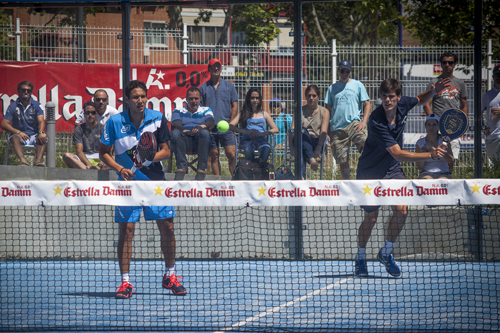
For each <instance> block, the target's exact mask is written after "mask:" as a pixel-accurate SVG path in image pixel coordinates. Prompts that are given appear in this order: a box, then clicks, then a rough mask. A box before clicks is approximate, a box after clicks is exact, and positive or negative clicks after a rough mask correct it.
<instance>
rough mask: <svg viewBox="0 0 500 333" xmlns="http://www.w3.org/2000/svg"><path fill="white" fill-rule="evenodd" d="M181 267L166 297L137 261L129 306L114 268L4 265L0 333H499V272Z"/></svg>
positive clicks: (491, 267) (292, 265) (147, 266)
mask: <svg viewBox="0 0 500 333" xmlns="http://www.w3.org/2000/svg"><path fill="white" fill-rule="evenodd" d="M398 262H399V263H400V267H401V269H402V277H401V278H393V277H391V276H390V275H389V274H388V273H387V272H386V271H385V268H384V267H383V266H382V265H381V264H380V263H378V262H377V261H369V262H368V269H369V276H368V277H366V278H358V277H353V269H354V263H353V261H281V260H280V261H273V260H251V261H236V260H234V261H222V260H221V261H216V260H210V261H208V260H206V261H199V260H198V261H194V260H179V261H178V262H177V264H176V274H177V275H178V276H182V277H183V280H182V283H183V285H184V286H185V287H186V289H187V290H188V294H187V295H186V296H174V295H173V294H171V293H170V291H168V290H166V289H163V288H162V287H161V276H162V274H163V273H162V269H163V261H162V260H153V261H151V260H144V261H134V262H133V263H132V267H131V282H132V284H133V285H134V288H135V292H134V294H133V296H132V298H130V299H126V300H118V299H115V298H114V293H115V290H116V287H117V286H118V285H119V282H120V281H119V276H118V273H117V272H118V265H117V263H116V262H115V261H94V260H92V261H85V260H81V261H78V260H76V261H68V260H62V261H29V260H28V261H17V260H7V261H3V262H0V276H1V277H2V279H1V284H0V291H1V295H0V306H1V315H0V321H1V324H0V330H1V331H41V330H44V331H60V330H68V331H120V330H121V331H123V330H127V331H129V330H137V331H156V330H158V331H166V332H177V331H211V332H222V331H233V332H344V331H345V332H351V331H356V332H357V331H359V332H361V331H364V332H366V331H377V332H399V331H405V332H411V331H415V332H416V331H418V332H421V331H424V332H425V331H428V332H431V331H432V332H435V331H445V332H481V331H484V332H489V331H498V330H499V329H500V325H499V321H500V310H499V297H498V296H499V292H498V281H499V279H500V265H499V264H498V263H475V262H446V261H437V262H433V261H417V262H416V261H398Z"/></svg>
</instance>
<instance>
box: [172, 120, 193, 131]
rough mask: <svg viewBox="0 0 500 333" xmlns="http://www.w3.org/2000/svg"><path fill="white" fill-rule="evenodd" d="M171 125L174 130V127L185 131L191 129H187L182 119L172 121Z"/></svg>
mask: <svg viewBox="0 0 500 333" xmlns="http://www.w3.org/2000/svg"><path fill="white" fill-rule="evenodd" d="M171 127H172V131H173V130H174V129H176V130H179V131H181V132H184V133H186V132H189V130H187V129H185V128H184V126H182V121H180V120H174V121H173V122H172V125H171Z"/></svg>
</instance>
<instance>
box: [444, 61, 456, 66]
mask: <svg viewBox="0 0 500 333" xmlns="http://www.w3.org/2000/svg"><path fill="white" fill-rule="evenodd" d="M454 63H455V62H454V61H441V64H442V65H448V66H453V64H454Z"/></svg>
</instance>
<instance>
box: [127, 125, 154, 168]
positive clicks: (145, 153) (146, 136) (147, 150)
mask: <svg viewBox="0 0 500 333" xmlns="http://www.w3.org/2000/svg"><path fill="white" fill-rule="evenodd" d="M157 150H158V146H157V144H156V137H155V136H154V134H153V133H151V132H144V133H142V134H141V137H140V138H139V142H138V143H137V146H136V147H135V151H134V166H133V167H132V169H131V170H132V172H133V173H135V172H136V171H137V169H138V167H140V166H148V165H150V164H151V163H152V162H153V160H154V158H155V155H156V151H157Z"/></svg>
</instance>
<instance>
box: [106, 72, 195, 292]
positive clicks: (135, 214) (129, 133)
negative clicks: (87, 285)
mask: <svg viewBox="0 0 500 333" xmlns="http://www.w3.org/2000/svg"><path fill="white" fill-rule="evenodd" d="M124 94H125V96H124V98H125V102H127V104H128V105H129V109H128V110H125V111H123V112H122V113H119V114H116V115H114V116H112V117H111V118H109V120H108V121H107V122H106V125H105V127H104V132H103V135H102V137H101V148H100V150H99V156H100V158H101V160H102V161H104V162H105V163H106V164H107V165H108V166H109V167H110V168H111V169H114V170H116V172H117V173H118V180H122V181H131V180H165V173H164V172H163V167H162V165H161V163H160V161H162V160H165V159H167V158H169V157H170V149H169V147H168V141H169V140H170V131H169V129H168V123H167V119H165V116H163V114H162V113H161V112H158V111H153V110H150V109H147V108H146V105H147V104H148V88H147V87H146V84H145V83H144V82H142V81H138V80H133V81H130V82H129V83H128V84H127V86H126V87H125V89H124ZM144 132H152V133H153V135H155V137H156V142H157V143H158V148H159V150H158V152H157V153H156V154H155V157H154V160H153V163H151V164H150V165H148V166H142V167H140V166H139V167H140V168H139V169H138V170H137V171H136V172H135V173H133V172H132V170H131V168H132V166H133V165H134V159H135V157H134V151H135V148H136V146H137V143H138V142H139V138H140V137H141V135H142V134H143V133H144ZM113 145H114V147H115V159H113V157H112V156H111V148H112V146H113ZM141 211H143V212H144V217H145V219H146V220H156V225H157V226H158V229H159V231H160V244H161V245H160V246H161V251H162V253H163V256H164V261H165V274H164V275H163V280H162V286H163V288H166V289H169V290H171V291H172V292H173V293H174V294H176V295H181V296H182V295H186V294H187V291H186V289H185V288H184V287H183V286H182V285H181V284H180V283H179V281H178V279H177V276H175V271H174V265H175V245H176V244H175V235H174V216H175V210H174V207H172V206H144V207H142V206H132V207H125V206H116V207H115V221H116V222H118V225H119V229H120V231H119V232H120V236H119V239H118V246H117V252H118V264H119V266H120V273H121V275H122V281H123V282H122V284H121V285H120V287H118V290H117V291H116V294H115V298H129V297H131V296H132V292H133V291H135V290H134V287H133V286H132V284H131V283H130V276H129V271H130V261H131V259H132V239H133V237H134V233H135V223H136V222H138V221H139V219H140V216H141ZM179 278H180V277H179Z"/></svg>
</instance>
